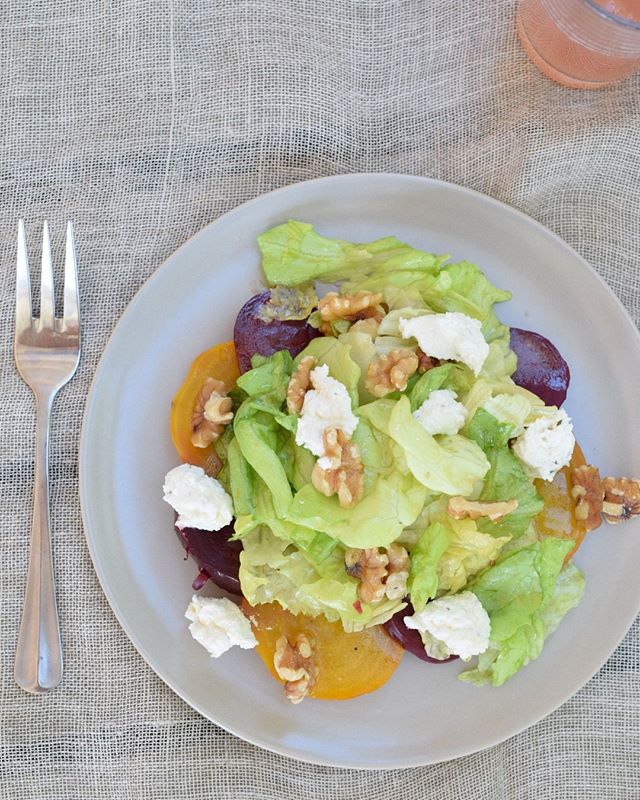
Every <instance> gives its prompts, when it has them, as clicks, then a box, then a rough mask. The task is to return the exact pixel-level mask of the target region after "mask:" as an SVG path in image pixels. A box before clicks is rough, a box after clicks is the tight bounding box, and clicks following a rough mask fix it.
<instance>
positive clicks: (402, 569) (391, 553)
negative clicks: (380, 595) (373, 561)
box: [384, 544, 409, 600]
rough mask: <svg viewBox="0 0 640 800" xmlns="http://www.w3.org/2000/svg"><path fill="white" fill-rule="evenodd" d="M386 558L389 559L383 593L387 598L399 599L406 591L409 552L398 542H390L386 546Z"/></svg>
mask: <svg viewBox="0 0 640 800" xmlns="http://www.w3.org/2000/svg"><path fill="white" fill-rule="evenodd" d="M387 558H388V559H389V567H388V574H387V579H386V581H385V584H384V593H385V594H386V595H387V597H388V598H389V600H400V599H402V598H403V597H404V596H405V594H406V593H407V581H408V580H409V553H407V551H406V550H405V549H404V547H401V546H400V545H399V544H390V545H389V547H387Z"/></svg>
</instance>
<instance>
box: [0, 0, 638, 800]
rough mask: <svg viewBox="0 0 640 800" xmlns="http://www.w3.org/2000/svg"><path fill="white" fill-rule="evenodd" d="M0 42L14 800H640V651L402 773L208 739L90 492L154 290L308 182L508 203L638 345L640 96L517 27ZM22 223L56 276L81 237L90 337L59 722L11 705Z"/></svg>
mask: <svg viewBox="0 0 640 800" xmlns="http://www.w3.org/2000/svg"><path fill="white" fill-rule="evenodd" d="M0 20H1V30H0V35H1V37H2V48H1V49H0V59H1V69H0V120H1V122H0V125H1V129H2V136H1V137H0V196H1V199H2V202H1V203H0V230H1V233H2V236H1V238H0V246H1V248H2V252H1V259H0V264H1V268H2V283H1V288H0V297H1V299H2V319H1V325H2V336H1V337H0V353H1V356H0V357H1V359H2V360H1V365H2V371H1V373H0V394H1V397H2V415H1V425H2V431H1V445H0V447H1V451H0V469H1V473H0V474H1V476H2V477H1V481H2V493H1V498H0V503H1V505H0V524H1V526H2V563H1V567H0V598H1V602H2V621H1V625H0V645H1V653H0V654H1V657H2V673H1V681H2V693H1V706H0V714H1V716H0V725H1V726H2V728H1V734H0V736H1V740H0V745H1V748H2V749H1V753H0V796H1V797H2V798H11V800H13V799H14V798H16V800H17V799H18V798H24V799H25V800H37V799H38V798H46V799H47V800H52V799H53V798H56V799H57V798H60V800H63V799H64V800H81V798H109V799H110V800H117V799H119V798H127V799H128V798H136V800H138V799H140V800H141V799H142V798H145V800H146V798H189V800H199V799H200V798H229V800H242V799H243V798H251V799H252V800H253V799H254V798H269V799H271V798H273V799H274V800H275V799H276V798H277V799H278V800H281V799H282V798H305V799H306V798H322V800H341V799H344V800H360V798H362V800H379V799H380V800H382V798H385V799H386V798H394V800H395V798H403V800H404V799H405V798H406V800H418V798H420V800H422V799H423V798H432V797H433V798H438V800H466V799H467V798H473V800H512V799H515V798H518V800H525V799H526V800H529V799H531V800H557V798H580V800H583V799H586V798H593V800H602V798H607V799H608V798H620V799H621V800H629V799H630V798H639V797H640V714H639V712H640V681H639V677H640V669H639V664H640V662H639V656H640V636H639V628H638V625H637V624H636V625H635V626H634V628H633V630H632V631H631V632H630V633H629V635H628V636H627V637H626V639H625V640H624V642H623V643H622V644H621V645H620V647H619V648H618V650H617V651H616V652H615V654H614V655H613V656H612V657H611V659H610V660H609V661H608V662H607V664H606V665H605V666H604V667H603V668H602V670H601V671H600V672H599V674H598V675H597V676H596V677H595V678H594V679H593V680H591V681H590V682H589V684H588V685H587V686H586V687H585V688H584V689H582V690H581V691H580V692H579V693H578V694H577V695H576V696H575V697H574V698H573V699H572V700H570V701H569V702H568V703H566V704H565V705H564V706H563V707H562V708H560V709H559V710H558V711H557V712H556V713H554V714H553V715H552V716H550V717H549V718H548V719H546V720H544V721H543V722H541V723H540V724H538V725H536V726H535V727H533V728H532V729H530V730H529V731H527V732H525V733H522V734H521V735H519V736H516V737H515V738H513V739H511V740H510V741H508V742H505V743H504V744H502V745H499V746H497V747H494V748H492V749H490V750H487V751H485V752H482V753H479V754H476V755H474V756H471V757H468V758H464V759H461V760H458V761H454V762H449V763H445V764H440V765H436V766H431V767H425V768H421V769H412V770H403V771H396V772H384V773H375V772H371V773H366V772H349V771H342V770H334V769H329V768H323V767H315V766H310V765H305V764H301V763H296V762H294V761H290V760H288V759H286V758H281V757H278V756H274V755H271V754H269V753H267V752H264V751H262V750H259V749H257V748H255V747H253V746H251V745H248V744H245V743H244V742H242V741H240V740H238V739H236V738H234V737H233V736H231V735H229V734H227V733H226V732H225V731H223V730H220V729H219V728H217V727H216V726H215V725H213V724H211V723H210V722H208V721H206V720H204V719H202V718H201V717H200V716H198V715H197V714H196V713H195V712H194V711H192V710H191V709H190V708H189V707H188V706H187V705H185V704H184V703H183V702H182V701H181V700H179V699H178V698H177V697H176V696H174V694H173V693H172V692H171V691H170V690H169V689H168V688H167V687H166V686H165V685H164V684H163V683H162V682H161V681H160V680H159V679H158V678H157V677H156V676H155V674H154V673H153V672H152V671H151V670H150V668H149V667H148V666H147V665H146V664H145V663H144V661H143V660H142V658H141V657H140V656H139V655H138V654H137V652H136V651H135V650H134V649H133V647H132V645H131V644H130V643H129V641H128V639H127V638H126V636H125V635H124V633H123V632H122V630H121V629H120V627H119V625H118V624H117V622H116V621H115V619H114V617H113V614H112V613H111V611H110V608H109V606H108V605H107V602H106V600H105V598H104V597H103V595H102V593H101V590H100V587H99V585H98V582H97V580H96V577H95V574H94V572H93V568H92V565H91V562H90V559H89V556H88V553H87V548H86V546H85V542H84V538H83V533H82V524H81V519H80V510H79V504H78V485H77V479H78V474H77V450H78V435H79V430H80V425H81V420H82V414H83V406H84V401H85V397H86V394H87V391H88V388H89V385H90V381H91V378H92V375H93V372H94V369H95V366H96V363H97V360H98V358H99V356H100V353H101V351H102V349H103V347H104V345H105V342H106V341H107V337H108V336H109V333H110V331H111V330H112V328H113V326H114V324H115V323H116V321H117V319H118V317H119V315H120V314H121V312H122V311H123V310H124V308H125V306H126V305H127V303H128V302H129V301H130V300H131V298H132V297H133V295H134V294H135V292H136V290H137V289H138V288H139V287H140V286H141V284H142V283H143V282H144V281H145V280H146V278H148V277H149V275H151V273H152V272H153V271H154V270H155V269H156V267H157V266H158V265H159V264H160V263H161V262H162V261H163V260H164V259H165V258H166V257H167V256H168V255H169V254H170V253H171V252H172V251H173V250H174V249H175V248H176V247H177V246H178V245H180V244H181V243H182V242H184V241H185V239H187V238H188V237H189V236H191V235H192V234H193V233H195V232H196V231H198V230H199V229H200V228H201V227H203V226H204V225H205V224H206V223H208V222H209V221H211V220H213V219H215V218H216V217H217V216H218V215H220V214H221V213H223V212H224V211H227V210H228V209H230V208H232V207H234V206H236V205H237V204H238V203H241V202H242V201H244V200H247V199H249V198H251V197H254V196H256V195H258V194H260V193H262V192H265V191H267V190H269V189H272V188H274V187H278V186H283V185H285V184H288V183H291V182H294V181H300V180H305V179H307V178H313V177H318V176H322V175H332V174H336V173H342V172H356V171H393V172H406V173H412V174H416V175H428V176H432V177H436V178H442V179H445V180H448V181H453V182H455V183H459V184H463V185H465V186H470V187H473V188H474V189H478V190H480V191H482V192H486V193H488V194H490V195H493V196H494V197H497V198H499V199H500V200H503V201H505V202H507V203H510V204H511V205H513V206H515V207H517V208H520V209H522V210H523V211H525V212H527V213H529V214H531V215H532V216H533V217H535V218H536V219H538V220H540V221H541V222H543V223H544V224H546V225H548V226H549V227H550V228H551V229H552V230H554V231H556V232H557V233H558V234H560V236H562V237H563V238H564V239H566V240H567V241H568V242H569V243H570V244H571V245H573V246H574V247H575V248H576V249H577V250H578V251H579V252H580V253H581V254H582V255H583V256H585V257H586V259H587V260H588V261H589V262H590V263H591V264H592V265H593V266H594V267H595V269H596V270H598V271H599V272H600V274H601V275H602V276H603V277H604V278H605V279H606V280H607V282H608V283H609V285H610V286H611V287H612V288H613V290H614V291H615V292H616V293H617V294H618V296H619V297H620V299H621V300H622V301H623V303H624V304H625V305H626V307H627V309H628V310H629V312H630V313H631V314H632V315H633V316H634V318H635V320H636V321H638V320H639V319H640V300H639V297H640V295H639V294H638V289H639V288H640V264H639V263H638V251H639V248H640V104H639V100H638V89H639V88H640V81H639V80H638V78H635V79H631V80H628V81H627V82H625V83H624V84H622V85H621V86H619V87H617V88H613V89H610V90H608V91H603V92H599V93H588V92H583V93H580V92H574V91H571V90H566V89H562V88H560V87H558V86H556V85H554V84H552V83H551V82H549V81H548V80H547V79H546V78H544V77H542V76H541V75H540V74H539V73H538V72H536V70H535V69H534V68H533V67H532V66H531V65H530V64H529V62H528V61H527V60H526V58H525V56H524V55H523V53H522V52H521V49H520V47H519V45H518V42H517V41H516V38H515V33H514V4H513V0H492V2H486V3H482V4H478V3H476V4H473V3H472V4H470V3H468V2H462V0H441V2H439V3H437V4H436V3H433V2H431V3H430V2H425V0H422V1H421V2H418V0H360V1H358V0H343V1H342V2H340V1H339V0H325V1H324V2H320V0H308V1H307V2H305V1H304V0H293V2H276V0H217V1H216V0H213V1H212V0H184V2H176V0H167V2H162V3H160V2H154V1H153V0H112V2H100V3H89V2H79V0H55V1H54V0H31V2H27V3H20V2H16V0H7V2H6V3H4V4H3V6H2V9H1V10H0ZM21 215H24V216H25V217H26V219H27V222H28V223H29V227H30V232H31V234H33V237H32V240H31V241H32V247H33V249H34V251H35V252H36V253H37V242H36V235H39V223H40V221H41V220H42V219H43V218H44V217H48V218H49V219H50V220H51V221H52V222H53V224H54V230H55V231H56V233H57V235H58V239H57V246H58V248H59V249H58V252H60V249H61V245H62V242H61V235H62V230H63V223H64V221H65V220H66V218H67V217H72V218H73V219H75V221H76V225H77V229H76V230H77V239H78V248H79V253H80V264H81V293H82V300H83V312H84V314H83V318H84V352H83V358H82V363H81V366H80V369H79V372H78V375H77V377H76V378H75V380H74V381H73V383H71V384H70V385H69V386H67V387H66V388H65V389H64V390H63V391H62V393H61V395H60V397H59V400H58V404H57V407H56V414H55V419H54V425H53V441H52V459H51V460H52V470H51V471H52V480H53V497H52V517H53V526H54V530H55V555H56V561H57V568H56V572H57V580H58V589H59V602H60V612H61V621H62V629H63V631H64V646H65V656H66V674H65V680H64V683H63V685H61V686H60V687H59V689H57V690H56V691H54V692H52V693H51V694H50V695H48V696H43V697H32V696H28V695H26V694H24V693H22V692H21V691H19V690H18V689H17V688H16V687H15V686H14V684H13V678H12V663H13V651H14V644H15V640H16V633H17V626H18V619H19V612H20V607H21V598H22V592H23V587H24V576H25V563H26V552H27V539H28V528H29V519H30V494H31V484H32V478H33V468H32V463H31V459H32V452H33V439H32V437H33V427H34V422H33V402H32V398H31V395H30V392H29V390H28V389H27V388H26V387H25V386H24V385H23V384H22V383H21V382H20V380H19V378H18V376H17V374H16V373H15V370H14V368H13V360H12V347H11V338H12V333H13V332H12V322H13V311H12V307H13V285H14V281H13V269H14V248H15V231H16V220H17V218H18V217H19V216H21ZM612 580H613V581H614V578H612Z"/></svg>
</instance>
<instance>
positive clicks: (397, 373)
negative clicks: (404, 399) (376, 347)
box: [364, 350, 418, 397]
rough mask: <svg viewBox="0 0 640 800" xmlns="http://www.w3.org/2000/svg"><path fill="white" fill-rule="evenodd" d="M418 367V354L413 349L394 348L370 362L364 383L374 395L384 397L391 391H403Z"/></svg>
mask: <svg viewBox="0 0 640 800" xmlns="http://www.w3.org/2000/svg"><path fill="white" fill-rule="evenodd" d="M417 369H418V356H417V355H416V354H415V353H414V352H413V350H392V351H391V352H390V353H388V354H387V355H383V356H379V357H378V358H376V359H375V360H374V361H372V362H371V363H370V364H369V368H368V369H367V376H366V378H365V380H364V385H365V388H366V389H367V390H368V391H369V392H371V394H372V395H373V396H374V397H384V396H385V395H387V394H389V392H395V391H400V392H402V391H404V390H405V389H406V388H407V381H408V380H409V378H410V377H411V376H412V375H413V373H414V372H415V371H416V370H417Z"/></svg>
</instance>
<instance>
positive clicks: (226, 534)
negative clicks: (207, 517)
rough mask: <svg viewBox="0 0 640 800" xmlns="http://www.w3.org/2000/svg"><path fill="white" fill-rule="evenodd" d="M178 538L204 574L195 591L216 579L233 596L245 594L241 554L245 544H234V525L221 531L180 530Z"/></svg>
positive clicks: (178, 530) (198, 580) (195, 586)
mask: <svg viewBox="0 0 640 800" xmlns="http://www.w3.org/2000/svg"><path fill="white" fill-rule="evenodd" d="M176 533H177V534H178V539H180V542H181V543H182V546H183V547H184V549H185V551H186V553H187V555H188V556H191V558H193V560H194V561H195V562H196V564H197V565H198V568H199V569H200V573H199V575H198V576H197V578H196V579H195V580H194V582H193V588H194V589H196V590H198V589H201V588H202V587H203V586H204V584H205V583H206V582H207V581H208V580H212V581H213V582H214V583H215V584H216V585H217V586H219V587H220V588H221V589H225V590H226V591H227V592H230V593H231V594H237V595H241V594H242V592H241V590H240V578H239V577H238V570H239V569H240V552H241V550H242V542H231V541H229V539H230V538H231V537H232V536H233V525H227V526H226V527H224V528H221V529H220V530H219V531H201V530H199V529H198V528H182V530H181V529H180V528H178V527H177V526H176Z"/></svg>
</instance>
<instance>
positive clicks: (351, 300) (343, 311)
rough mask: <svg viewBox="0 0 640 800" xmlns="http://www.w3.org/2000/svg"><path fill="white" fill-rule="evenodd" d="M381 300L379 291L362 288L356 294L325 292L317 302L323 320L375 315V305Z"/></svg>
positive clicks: (353, 318) (362, 317)
mask: <svg viewBox="0 0 640 800" xmlns="http://www.w3.org/2000/svg"><path fill="white" fill-rule="evenodd" d="M381 301H382V293H381V292H368V291H366V290H362V291H360V292H357V294H353V295H352V294H344V295H342V296H341V295H339V294H338V292H327V294H325V296H324V297H322V298H320V300H319V302H318V310H319V311H320V317H321V319H322V320H323V321H324V322H333V321H335V320H337V319H350V320H355V319H367V318H369V317H375V316H376V313H377V312H376V306H377V305H379V303H380V302H381Z"/></svg>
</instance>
